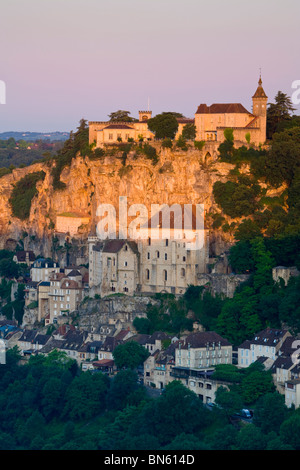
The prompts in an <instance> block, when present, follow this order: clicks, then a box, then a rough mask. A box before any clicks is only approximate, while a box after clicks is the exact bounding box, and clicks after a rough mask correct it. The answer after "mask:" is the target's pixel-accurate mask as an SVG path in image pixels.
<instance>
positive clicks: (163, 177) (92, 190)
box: [0, 144, 233, 257]
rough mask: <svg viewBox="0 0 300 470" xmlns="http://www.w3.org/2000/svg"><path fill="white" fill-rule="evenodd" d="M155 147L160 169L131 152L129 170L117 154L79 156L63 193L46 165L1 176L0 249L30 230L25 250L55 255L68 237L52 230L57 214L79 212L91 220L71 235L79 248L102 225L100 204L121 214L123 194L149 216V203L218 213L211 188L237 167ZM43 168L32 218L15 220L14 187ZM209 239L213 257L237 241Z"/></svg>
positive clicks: (207, 155)
mask: <svg viewBox="0 0 300 470" xmlns="http://www.w3.org/2000/svg"><path fill="white" fill-rule="evenodd" d="M153 145H155V146H156V147H157V152H158V155H159V162H158V163H157V164H156V165H153V164H152V162H151V160H149V159H147V158H145V157H142V156H136V155H135V153H134V152H130V153H129V154H128V156H127V160H126V166H125V167H124V166H123V165H122V162H121V160H120V158H118V156H109V157H103V158H102V159H101V160H97V161H95V160H94V161H91V160H89V158H87V157H85V158H84V157H80V156H78V157H77V158H76V159H73V161H72V164H71V166H70V167H66V168H65V169H64V170H63V172H62V174H61V180H62V181H63V182H64V183H65V184H66V188H65V189H64V190H61V191H58V190H56V191H54V190H53V187H52V177H51V168H50V167H49V166H47V165H46V164H43V163H37V164H34V165H31V166H29V167H27V168H22V169H16V170H13V172H12V173H11V174H9V175H5V176H3V177H2V178H1V179H0V214H1V216H0V248H5V247H7V246H8V245H9V244H13V243H15V242H16V241H18V240H19V239H20V238H22V234H23V233H24V232H27V234H28V236H26V237H25V238H24V248H25V249H33V250H34V251H35V253H36V254H37V253H40V254H42V255H44V256H52V255H53V252H52V248H53V237H54V236H58V239H59V243H60V244H61V243H62V240H65V237H64V234H57V233H55V229H53V227H54V226H55V223H56V216H57V214H59V213H62V212H80V213H82V214H86V215H87V216H88V217H90V224H89V225H88V226H86V227H83V228H82V230H81V231H79V232H81V233H78V235H76V236H74V237H73V238H74V239H76V240H77V243H78V244H79V249H81V247H82V246H83V245H85V242H86V239H87V236H88V233H89V232H90V230H91V229H93V228H94V227H95V225H96V223H97V221H98V219H97V217H96V210H97V207H98V206H99V204H102V203H109V204H112V205H113V206H114V207H115V208H116V211H117V214H118V207H119V197H120V196H127V203H128V207H130V206H131V205H132V204H136V203H138V204H144V205H145V206H146V207H147V210H148V213H149V215H150V214H151V204H163V203H165V204H168V205H172V204H204V208H205V213H206V215H207V214H209V213H210V212H211V211H213V210H216V209H217V207H216V206H215V202H214V199H213V194H212V188H213V184H214V183H215V182H216V181H218V180H221V181H225V180H226V179H227V175H228V172H229V171H230V169H232V168H233V165H230V164H227V163H220V162H216V161H215V159H216V157H215V154H216V151H215V150H214V149H213V148H209V149H206V148H204V150H202V151H199V150H196V149H194V148H193V149H189V150H188V151H185V152H184V151H177V150H176V151H172V150H169V149H161V148H160V145H158V144H153ZM208 150H209V152H208ZM41 170H43V171H44V172H45V173H46V177H45V179H44V180H43V181H42V182H39V183H37V189H38V194H37V195H36V196H35V198H34V199H33V200H32V204H31V211H30V216H29V219H28V220H26V221H21V220H19V219H17V218H15V217H13V215H12V211H11V207H10V204H9V197H10V194H11V191H12V189H13V185H14V184H15V183H16V181H18V180H19V179H20V178H22V177H24V176H25V175H26V174H28V173H32V172H36V171H41ZM210 240H211V246H212V247H213V256H214V255H219V254H220V253H222V252H224V250H225V249H226V248H228V246H229V245H230V244H231V243H232V242H233V240H232V239H231V238H230V235H227V234H226V235H225V234H222V235H221V236H220V232H216V233H214V232H213V231H211V233H210ZM58 255H59V253H58V254H57V256H58ZM85 255H86V252H84V253H82V256H83V257H84V256H85Z"/></svg>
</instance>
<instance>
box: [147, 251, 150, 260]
mask: <svg viewBox="0 0 300 470" xmlns="http://www.w3.org/2000/svg"><path fill="white" fill-rule="evenodd" d="M147 258H148V259H150V253H149V251H148V253H147Z"/></svg>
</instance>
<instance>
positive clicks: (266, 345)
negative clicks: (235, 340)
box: [238, 328, 291, 367]
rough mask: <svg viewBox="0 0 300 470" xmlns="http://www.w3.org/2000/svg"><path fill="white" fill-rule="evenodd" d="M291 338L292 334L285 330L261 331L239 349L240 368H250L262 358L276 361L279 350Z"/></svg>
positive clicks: (271, 329)
mask: <svg viewBox="0 0 300 470" xmlns="http://www.w3.org/2000/svg"><path fill="white" fill-rule="evenodd" d="M289 336H291V334H290V333H289V332H288V331H287V330H284V329H283V330H280V329H276V328H266V329H265V330H262V331H259V332H258V333H257V334H255V335H254V337H253V338H252V339H251V340H247V341H245V342H244V343H242V344H241V345H240V346H239V347H238V366H239V367H248V366H250V364H253V362H255V361H257V360H258V358H260V357H265V358H266V357H268V358H270V359H272V360H273V361H275V359H276V357H277V352H278V350H279V349H280V348H281V346H282V344H283V342H284V341H285V340H286V338H288V337H289Z"/></svg>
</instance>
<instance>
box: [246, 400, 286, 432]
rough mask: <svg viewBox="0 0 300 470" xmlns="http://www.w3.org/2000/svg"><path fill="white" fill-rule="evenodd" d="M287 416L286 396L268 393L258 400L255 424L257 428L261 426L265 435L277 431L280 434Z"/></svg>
mask: <svg viewBox="0 0 300 470" xmlns="http://www.w3.org/2000/svg"><path fill="white" fill-rule="evenodd" d="M287 415H288V410H287V407H286V405H285V403H284V395H280V394H279V393H267V394H266V395H262V396H261V397H260V398H259V399H258V400H257V403H256V405H255V414H254V418H253V423H254V424H255V426H259V427H260V428H261V430H262V432H263V433H264V434H267V433H268V432H270V431H275V432H276V433H277V434H278V433H279V430H280V426H281V424H282V423H283V421H284V420H285V419H286V418H287Z"/></svg>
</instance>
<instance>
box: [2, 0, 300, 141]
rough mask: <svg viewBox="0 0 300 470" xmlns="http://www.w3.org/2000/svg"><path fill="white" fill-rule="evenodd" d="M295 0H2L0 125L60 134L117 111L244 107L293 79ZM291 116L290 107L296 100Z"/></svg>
mask: <svg viewBox="0 0 300 470" xmlns="http://www.w3.org/2000/svg"><path fill="white" fill-rule="evenodd" d="M299 14H300V3H299V1H298V0H286V1H285V2H282V1H280V0H274V1H273V2H270V1H267V0H260V1H258V0H253V1H252V2H251V5H249V4H245V3H244V2H240V1H239V0H229V1H228V2H224V0H213V1H211V2H209V3H207V2H204V1H203V0H202V1H201V0H185V1H184V2H183V1H182V0H160V1H159V2H158V1H157V2H155V1H153V0H152V1H150V0H127V2H124V1H122V0H110V2H104V1H103V0H73V1H72V2H68V1H67V0H51V1H50V0H43V2H40V1H38V0H26V2H24V1H21V0H10V1H9V2H8V1H6V2H5V3H4V5H2V6H1V18H0V41H1V46H2V48H1V68H0V80H3V81H4V82H5V84H6V104H5V105H1V104H0V132H8V131H16V132H56V131H58V132H69V131H70V130H74V129H76V127H77V126H78V123H79V121H80V119H81V118H84V119H86V120H88V121H92V120H99V121H101V120H107V119H108V114H109V113H111V112H113V111H116V110H118V109H124V110H127V111H130V113H131V115H132V116H133V117H137V116H138V111H139V110H140V109H141V110H142V109H147V107H148V100H149V101H150V109H151V110H152V112H153V115H155V114H158V113H160V112H162V111H176V112H181V113H182V114H183V115H185V116H186V117H193V116H194V113H195V111H196V109H197V107H198V105H199V104H200V103H207V104H212V103H215V102H240V103H242V104H243V105H244V106H245V107H246V108H247V109H248V110H249V111H250V112H251V105H252V101H251V97H252V95H253V94H254V92H255V90H256V87H257V82H258V79H259V70H260V68H261V69H262V79H263V87H264V89H265V92H266V94H267V95H268V97H269V102H274V97H275V95H276V93H277V92H278V91H279V90H280V91H282V92H284V93H286V94H287V95H288V96H291V95H292V93H293V91H294V90H293V89H292V88H291V85H292V82H293V81H295V80H300V70H299V43H300V41H299V36H300V33H299V25H298V22H299ZM295 107H296V108H297V111H296V114H299V110H300V107H299V106H295Z"/></svg>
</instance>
